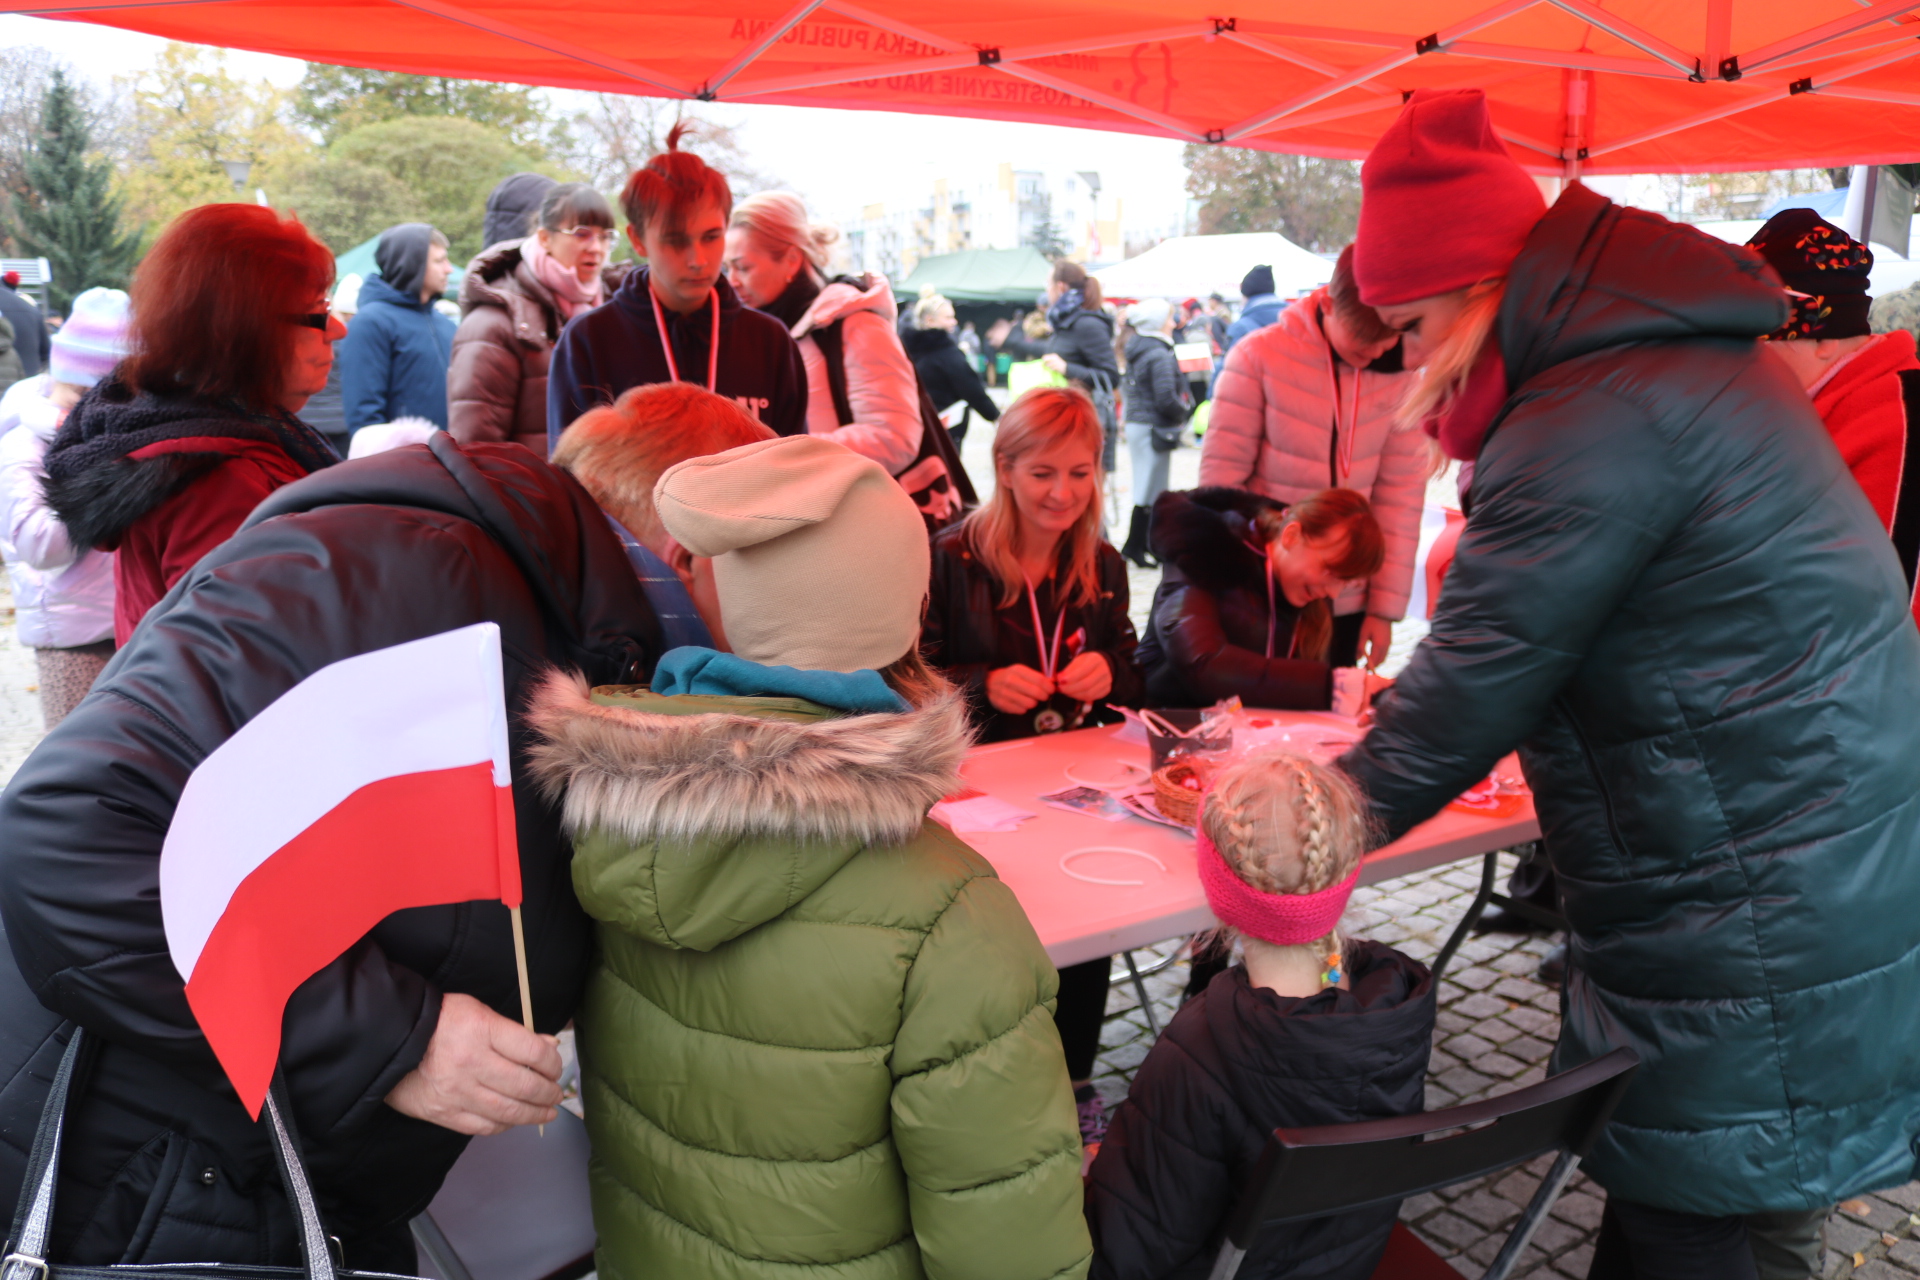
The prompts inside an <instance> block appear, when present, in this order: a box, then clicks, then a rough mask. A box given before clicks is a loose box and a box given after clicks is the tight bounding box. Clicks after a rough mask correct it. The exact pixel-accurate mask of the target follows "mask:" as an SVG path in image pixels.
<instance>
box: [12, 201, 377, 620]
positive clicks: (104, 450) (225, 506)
mask: <svg viewBox="0 0 1920 1280" xmlns="http://www.w3.org/2000/svg"><path fill="white" fill-rule="evenodd" d="M332 283H333V254H332V253H330V252H329V251H328V249H327V247H326V246H325V245H323V244H321V243H320V242H319V241H318V240H315V239H314V238H313V237H312V236H311V235H309V234H308V233H307V229H306V228H305V227H303V226H301V225H300V223H299V221H298V220H296V219H294V218H291V217H287V218H283V217H281V216H280V215H279V214H277V213H275V212H274V211H273V210H271V209H264V208H261V207H259V206H258V205H250V204H210V205H202V206H201V207H199V208H197V209H189V210H188V211H187V212H185V213H183V214H181V215H180V216H179V217H178V218H176V219H174V221H173V223H172V225H170V226H169V227H168V228H167V229H166V230H165V231H164V232H162V233H161V235H160V239H159V240H158V241H156V242H155V244H154V246H153V249H152V250H151V251H150V252H149V253H148V254H147V256H146V258H145V260H143V261H142V262H141V264H140V269H139V270H138V271H137V272H136V273H135V275H134V277H133V287H132V289H131V291H130V292H131V293H132V300H133V301H132V309H133V323H132V326H131V332H130V335H129V338H130V346H131V349H132V354H131V355H129V356H128V357H127V359H126V360H124V361H122V362H121V364H120V367H119V368H118V369H116V370H115V371H114V374H113V376H112V377H109V378H107V379H105V380H104V381H102V382H101V383H99V384H98V385H97V386H95V387H94V388H93V390H91V391H89V392H88V393H87V394H86V396H85V397H84V398H83V399H82V400H81V401H80V403H79V404H77V405H75V406H74V409H73V412H72V413H71V414H69V415H68V416H67V420H66V422H65V423H64V424H63V425H62V426H61V428H60V432H59V434H58V435H56V436H55V437H54V440H53V444H52V445H51V446H50V447H49V448H48V450H47V455H46V468H47V479H46V493H47V501H48V504H49V505H50V506H52V507H53V509H54V511H55V512H56V513H57V514H58V515H59V517H60V519H61V520H62V521H63V522H64V523H65V524H66V526H67V530H68V532H69V533H70V534H71V535H72V537H73V540H74V542H75V543H76V544H77V545H82V546H87V547H92V548H97V549H99V550H102V551H112V552H114V553H115V555H114V583H113V585H114V617H113V638H114V642H115V643H116V644H119V645H125V644H126V642H127V638H128V637H129V636H131V635H132V634H133V629H134V628H135V627H136V626H138V625H139V624H140V620H141V619H142V618H144V617H145V616H146V614H147V610H149V609H151V608H152V607H153V606H154V605H155V604H157V603H158V602H159V600H160V597H162V596H164V595H165V594H166V593H167V592H168V590H170V589H171V588H172V586H173V584H174V583H175V582H176V581H178V580H179V578H180V576H181V575H182V574H184V573H185V572H186V571H187V570H188V569H190V568H191V567H192V566H193V564H194V563H195V562H196V561H197V560H199V559H200V557H201V556H203V555H205V554H206V553H207V552H208V551H211V550H212V549H213V548H214V547H216V546H218V545H220V544H221V543H222V542H225V541H226V540H227V537H228V536H229V535H230V534H232V533H233V531H234V530H235V529H237V528H239V527H240V522H241V521H243V520H245V519H246V518H247V515H248V514H249V513H250V512H252V510H253V509H254V508H255V507H256V506H258V505H260V502H261V500H262V499H264V498H265V497H266V496H267V495H268V494H270V493H272V492H273V491H274V490H275V489H278V488H279V487H280V486H282V485H284V484H288V483H291V482H292V481H294V480H298V479H300V478H301V477H302V476H305V475H308V474H310V473H312V472H315V471H318V470H320V469H321V468H322V467H326V466H330V465H331V464H333V463H335V462H338V461H339V460H340V459H339V455H338V454H336V453H334V451H333V446H331V445H329V444H328V443H327V441H326V438H325V437H324V436H322V435H321V434H320V433H319V432H317V431H315V430H314V429H313V428H312V427H310V426H308V425H307V424H306V423H304V422H302V421H300V419H299V418H298V417H296V416H295V415H296V414H297V413H299V411H300V410H301V409H302V408H303V407H304V406H305V405H306V403H307V400H308V399H309V398H310V397H312V396H313V395H314V394H316V393H317V392H319V391H321V390H323V389H325V387H326V385H327V373H328V371H329V370H331V369H332V367H333V344H334V343H335V342H336V341H338V340H339V339H340V338H342V337H344V336H345V335H346V328H345V326H343V325H342V324H341V323H340V322H339V321H338V320H337V319H335V318H334V317H333V316H332V314H331V313H330V312H329V311H328V309H327V288H328V286H329V285H330V284H332Z"/></svg>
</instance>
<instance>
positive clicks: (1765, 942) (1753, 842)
mask: <svg viewBox="0 0 1920 1280" xmlns="http://www.w3.org/2000/svg"><path fill="white" fill-rule="evenodd" d="M1785 308H1786V303H1785V300H1784V298H1783V297H1782V295H1781V293H1780V290H1779V286H1778V283H1777V282H1776V281H1775V280H1774V279H1773V278H1772V275H1771V273H1770V272H1767V271H1766V270H1765V269H1764V268H1763V267H1762V266H1761V265H1760V262H1759V259H1758V258H1757V257H1755V256H1753V255H1751V254H1749V253H1748V252H1747V251H1745V250H1743V249H1738V248H1734V247H1732V246H1729V245H1725V244H1721V243H1719V242H1718V241H1715V240H1711V239H1709V238H1707V237H1706V236H1704V235H1702V234H1700V233H1698V232H1696V231H1693V230H1692V229H1690V228H1687V227H1683V226H1676V225H1674V224H1671V223H1668V222H1666V221H1665V220H1663V219H1661V218H1659V217H1657V216H1655V215H1653V214H1650V213H1642V212H1637V211H1633V210H1627V209H1620V208H1617V207H1615V206H1613V205H1611V204H1609V203H1608V202H1607V201H1606V200H1604V199H1602V198H1601V197H1599V196H1597V195H1595V194H1593V193H1592V192H1590V191H1587V190H1586V189H1585V188H1582V187H1577V186H1576V187H1574V188H1571V189H1570V190H1569V191H1568V192H1567V193H1566V194H1565V195H1564V196H1562V197H1561V199H1560V201H1559V203H1558V204H1556V205H1555V206H1554V207H1553V209H1552V210H1551V211H1550V212H1549V213H1548V214H1547V215H1546V217H1545V218H1544V219H1543V220H1542V221H1541V222H1540V224H1539V225H1538V226H1537V227H1536V228H1535V229H1534V231H1533V233H1532V235H1531V237H1530V238H1529V239H1528V241H1527V246H1526V248H1525V250H1524V251H1523V252H1522V253H1521V255H1520V258H1519V260H1518V261H1517V262H1516V263H1515V264H1514V268H1513V271H1512V273H1511V274H1510V276H1509V277H1508V290H1507V295H1506V301H1505V303H1504V305H1503V306H1502V308H1501V312H1500V319H1499V328H1498V333H1499V341H1500V344H1501V351H1502V353H1503V355H1504V356H1505V359H1506V364H1507V370H1508V375H1509V380H1510V385H1511V386H1512V387H1513V388H1514V390H1513V393H1512V396H1511V398H1510V399H1509V401H1508V403H1507V405H1506V407H1505V409H1504V410H1503V411H1502V416H1501V417H1500V418H1498V419H1497V420H1496V422H1495V424H1494V427H1493V430H1492V432H1491V433H1490V434H1489V436H1488V437H1487V439H1486V442H1485V444H1484V445H1483V446H1482V449H1481V452H1480V457H1479V461H1478V466H1477V469H1476V471H1475V474H1474V478H1473V484H1472V494H1471V507H1472V510H1471V513H1470V515H1469V516H1468V519H1467V525H1466V529H1465V531H1464V533H1463V534H1462V536H1461V539H1460V549H1459V553H1458V556H1457V557H1456V558H1455V560H1454V562H1453V567H1452V568H1451V570H1449V572H1448V575H1447V579H1446V585H1445V591H1444V593H1443V594H1442V597H1441V604H1440V609H1439V615H1438V616H1437V617H1436V618H1435V620H1434V626H1433V631H1432V635H1431V637H1430V638H1429V639H1428V641H1427V642H1426V643H1425V644H1423V645H1422V646H1421V647H1420V649H1419V651H1418V652H1417V653H1416V654H1415V655H1414V658H1413V661H1412V663H1411V664H1410V665H1409V666H1408V668H1407V670H1406V672H1405V673H1404V674H1403V675H1402V676H1401V677H1400V679H1399V681H1398V683H1397V684H1396V685H1395V686H1394V689H1393V691H1392V692H1391V693H1390V694H1389V695H1388V696H1387V697H1386V698H1384V699H1382V702H1381V707H1380V715H1379V727H1378V728H1377V729H1376V730H1375V731H1374V732H1373V733H1371V734H1370V735H1369V736H1368V737H1367V738H1366V740H1365V741H1364V742H1363V743H1362V744H1361V745H1360V746H1359V747H1358V748H1356V749H1355V751H1354V752H1352V753H1350V754H1349V755H1348V757H1347V758H1346V761H1345V764H1346V767H1347V768H1348V770H1349V771H1350V772H1351V773H1352V774H1354V776H1355V777H1356V778H1357V779H1358V780H1359V781H1360V783H1361V784H1362V785H1363V786H1364V787H1365V788H1366V790H1367V792H1368V794H1369V795H1370V796H1371V797H1372V801H1373V804H1374V807H1375V810H1376V812H1377V814H1378V815H1379V816H1380V818H1381V819H1382V821H1383V824H1384V825H1385V827H1386V829H1387V833H1388V834H1389V835H1390V836H1392V835H1398V834H1400V833H1401V832H1402V831H1405V830H1406V829H1407V828H1408V827H1409V826H1410V825H1412V824H1413V823H1415V822H1417V821H1419V820H1421V819H1423V818H1425V817H1427V816H1428V815H1430V814H1432V813H1433V812H1435V811H1436V810H1437V809H1439V808H1440V806H1441V805H1443V804H1444V803H1445V802H1446V800H1447V798H1448V797H1450V796H1452V795H1454V794H1455V793H1456V792H1458V791H1460V790H1461V789H1462V788H1463V787H1464V786H1466V785H1468V784H1469V783H1472V782H1473V781H1475V780H1477V779H1479V778H1480V777H1482V776H1484V775H1485V773H1486V772H1487V770H1488V768H1489V767H1490V766H1491V765H1492V764H1493V763H1494V761H1496V760H1497V759H1498V758H1499V757H1500V756H1501V754H1502V753H1503V752H1506V751H1508V750H1511V749H1512V748H1513V747H1514V746H1516V745H1518V746H1519V747H1520V750H1521V760H1522V763H1523V764H1524V766H1525V768H1526V772H1527V777H1528V780H1529V781H1530V782H1531V783H1532V785H1533V788H1534V792H1535V796H1536V800H1537V804H1538V808H1539V813H1540V821H1541V826H1542V828H1543V830H1544V832H1545V837H1546V845H1547V848H1548V850H1549V851H1550V853H1551V856H1552V860H1553V865H1554V869H1555V871H1556V872H1557V873H1558V874H1559V877H1560V884H1561V888H1562V892H1563V894H1564V902H1565V906H1566V910H1567V915H1568V918H1569V920H1570V922H1571V923H1572V926H1573V933H1572V936H1571V938H1570V943H1569V946H1570V955H1571V961H1572V963H1571V967H1570V972H1569V975H1568V980H1567V986H1566V994H1565V997H1564V1013H1563V1023H1562V1028H1561V1037H1560V1044H1559V1048H1558V1050H1557V1052H1556V1054H1555V1059H1554V1065H1555V1068H1556V1069H1564V1068H1567V1067H1571V1066H1574V1065H1577V1064H1579V1063H1581V1062H1585V1061H1587V1060H1589V1059H1591V1058H1594V1057H1597V1056H1599V1055H1600V1054H1602V1053H1604V1052H1606V1051H1607V1050H1608V1049H1610V1048H1613V1047H1615V1046H1620V1045H1625V1046H1628V1047H1631V1048H1633V1049H1635V1050H1637V1051H1638V1052H1639V1053H1640V1055H1641V1057H1642V1059H1643V1060H1644V1064H1645V1065H1643V1066H1642V1067H1641V1069H1640V1074H1639V1076H1638V1078H1637V1079H1636V1080H1635V1081H1634V1084H1633V1087H1632V1089H1631V1090H1630V1091H1629V1093H1628V1096H1627V1098H1626V1100H1625V1102H1624V1103H1623V1104H1622V1106H1621V1108H1620V1110H1619V1112H1618V1113H1617V1115H1616V1116H1615V1120H1614V1123H1613V1125H1612V1126H1611V1127H1610V1129H1609V1130H1608V1133H1607V1135H1606V1137H1605V1138H1604V1139H1603V1141H1602V1142H1601V1144H1600V1146H1599V1147H1598V1149H1596V1150H1595V1152H1594V1153H1593V1157H1592V1159H1591V1162H1590V1163H1589V1165H1588V1169H1589V1171H1590V1172H1591V1173H1592V1174H1593V1176H1594V1177H1595V1178H1596V1179H1597V1180H1598V1181H1599V1182H1600V1183H1601V1184H1602V1185H1603V1186H1605V1187H1606V1188H1607V1189H1608V1190H1609V1191H1610V1192H1612V1193H1613V1194H1616V1195H1619V1196H1621V1197H1622V1198H1624V1199H1627V1200H1632V1201H1637V1202H1640V1203H1644V1204H1650V1205H1656V1206H1660V1207H1664V1208H1668V1209H1676V1210H1684V1211H1688V1212H1693V1213H1704V1214H1734V1213H1744V1212H1749V1211H1755V1210H1763V1209H1802V1208H1813V1207H1816V1206H1821V1205H1827V1204H1831V1203H1833V1202H1834V1201H1836V1200H1839V1199H1842V1198H1843V1197H1846V1196H1849V1195H1852V1194H1854V1193H1856V1192H1859V1191H1865V1190H1868V1189H1870V1188H1879V1187H1887V1186H1892V1185H1895V1184H1898V1183H1903V1182H1907V1181H1909V1180H1911V1179H1912V1178H1913V1177H1914V1175H1915V1146H1914V1143H1915V1135H1916V1133H1920V632H1916V631H1915V628H1914V624H1913V619H1912V617H1911V616H1910V614H1909V613H1908V612H1907V607H1906V603H1905V601H1906V588H1905V584H1904V581H1903V579H1902V578H1901V574H1900V568H1899V565H1898V564H1897V563H1896V561H1895V558H1894V554H1893V550H1892V547H1891V545H1890V544H1889V542H1888V540H1887V536H1886V531H1885V530H1884V529H1883V528H1881V527H1880V525H1879V523H1878V522H1877V521H1876V520H1875V518H1874V514H1873V511H1872V509H1871V508H1870V507H1869V506H1868V504H1867V501H1866V498H1865V496H1864V495H1863V494H1862V493H1861V492H1860V490H1859V488H1858V486H1856V485H1855V483H1854V482H1853V480H1852V478H1851V477H1850V476H1849V475H1848V473H1847V470H1846V467H1845V466H1844V465H1843V464H1842V463H1841V460H1840V457H1839V455H1838V454H1837V453H1836V452H1835V451H1834V448H1833V445H1832V443H1831V441H1830V440H1829V439H1828V438H1827V434H1826V432H1825V431H1824V430H1823V429H1822V428H1821V426H1820V422H1819V419H1818V418H1816V417H1815V416H1814V413H1813V410H1812V408H1811V407H1810V405H1809V403H1808V401H1807V397H1806V395H1805V394H1804V393H1803V392H1802V391H1801V390H1800V388H1799V386H1798V385H1796V383H1795V382H1794V380H1793V379H1792V378H1791V377H1789V376H1788V374H1787V373H1786V371H1785V369H1784V368H1783V367H1780V366H1778V365H1777V363H1776V362H1775V361H1774V360H1773V359H1772V358H1771V357H1770V356H1768V355H1767V354H1766V352H1764V351H1762V350H1760V349H1759V347H1758V346H1757V344H1756V343H1755V341H1754V338H1755V337H1756V336H1757V335H1759V334H1762V333H1766V332H1767V331H1769V330H1771V329H1772V328H1773V327H1774V326H1775V325H1777V324H1779V323H1780V322H1781V320H1782V318H1783V317H1784V316H1785V314H1786V310H1785Z"/></svg>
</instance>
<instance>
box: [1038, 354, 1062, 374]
mask: <svg viewBox="0 0 1920 1280" xmlns="http://www.w3.org/2000/svg"><path fill="white" fill-rule="evenodd" d="M1040 363H1041V364H1042V365H1044V366H1045V367H1046V368H1048V369H1050V370H1052V371H1053V372H1054V373H1065V372H1066V371H1067V361H1066V358H1065V357H1064V356H1061V355H1060V354H1058V353H1057V352H1053V351H1049V352H1047V354H1045V355H1043V356H1041V357H1040Z"/></svg>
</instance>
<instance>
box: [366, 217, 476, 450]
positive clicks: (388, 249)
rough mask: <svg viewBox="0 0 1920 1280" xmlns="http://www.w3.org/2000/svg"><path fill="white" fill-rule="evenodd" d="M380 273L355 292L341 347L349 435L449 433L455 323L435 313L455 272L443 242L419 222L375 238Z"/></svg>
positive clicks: (440, 237)
mask: <svg viewBox="0 0 1920 1280" xmlns="http://www.w3.org/2000/svg"><path fill="white" fill-rule="evenodd" d="M373 260H374V262H375V264H376V265H378V267H379V273H378V274H376V275H371V276H368V277H367V278H366V279H365V280H364V281H362V282H361V285H360V297H359V310H358V311H357V312H356V313H355V315H354V318H353V324H352V325H350V326H349V327H348V329H347V335H346V339H345V340H344V341H343V342H342V343H341V344H340V394H341V398H342V400H343V401H344V403H345V406H346V408H345V417H346V423H347V430H349V431H352V430H355V429H356V428H359V427H364V426H366V425H367V424H368V423H371V422H392V421H394V420H395V419H397V418H425V419H426V420H427V421H428V422H431V423H433V425H435V426H436V427H444V426H446V425H447V364H448V362H449V361H450V360H451V359H452V357H453V334H454V323H453V321H451V320H449V319H448V318H447V317H446V316H443V315H441V314H440V312H439V311H438V310H436V309H435V308H434V305H433V304H434V300H435V299H437V298H438V297H439V296H440V295H441V294H443V293H445V292H446V290H447V280H448V279H449V278H450V277H451V275H452V273H453V264H452V263H451V262H449V261H448V260H447V238H446V237H445V236H443V235H441V234H440V233H439V232H438V231H436V230H434V229H433V228H432V227H430V226H428V225H427V224H426V223H424V222H403V223H401V224H400V225H399V226H395V227H388V228H387V229H386V230H385V231H383V232H381V233H380V243H379V245H378V247H376V248H375V249H374V251H373Z"/></svg>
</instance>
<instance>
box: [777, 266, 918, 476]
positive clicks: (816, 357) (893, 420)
mask: <svg viewBox="0 0 1920 1280" xmlns="http://www.w3.org/2000/svg"><path fill="white" fill-rule="evenodd" d="M898 315H899V311H898V309H897V308H896V307H895V305H894V301H893V288H892V286H890V285H889V284H888V283H887V278H886V277H885V276H883V275H879V274H878V273H876V274H874V275H872V276H869V277H868V279H867V287H866V288H865V289H859V288H856V287H854V286H853V285H851V284H847V283H844V282H842V281H834V282H833V283H831V284H829V285H827V287H826V288H824V289H822V290H821V291H820V296H819V297H817V298H815V299H814V300H813V305H812V306H810V307H808V308H807V314H806V315H805V316H803V317H802V318H801V320H800V323H799V324H796V325H795V326H793V336H794V340H795V341H796V342H798V343H799V344H800V358H801V359H802V360H804V361H805V362H806V365H807V434H808V435H815V436H831V437H832V438H833V439H834V440H837V441H839V442H840V443H841V444H843V445H845V446H847V448H849V449H851V450H853V451H854V452H855V453H857V454H860V455H862V456H863V457H868V458H872V459H873V460H874V461H875V462H877V463H879V464H880V465H881V466H883V467H885V468H886V469H887V474H888V475H890V476H898V475H899V474H900V473H901V472H902V471H905V470H906V469H907V468H908V467H910V466H912V465H913V460H914V459H915V458H916V457H918V456H919V453H920V433H921V425H920V384H919V383H918V382H917V381H916V380H915V378H914V373H913V362H912V361H911V360H909V359H907V353H906V350H905V349H904V348H903V347H901V345H900V334H899V332H898V330H897V329H896V328H895V327H894V322H895V320H896V318H897V317H898ZM836 320H838V321H841V325H840V334H841V349H842V351H844V352H845V359H846V365H847V403H848V406H849V407H850V408H851V409H852V410H853V421H852V422H850V423H845V424H842V423H841V422H840V421H839V419H838V415H837V413H836V412H835V410H834V406H833V392H832V390H831V388H830V387H829V386H828V384H827V358H826V356H825V355H824V354H823V353H822V352H821V350H820V345H819V344H818V343H816V342H815V341H814V340H813V336H812V334H813V331H814V330H815V329H823V328H825V327H826V326H828V325H830V324H832V323H833V322H834V321H836Z"/></svg>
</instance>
